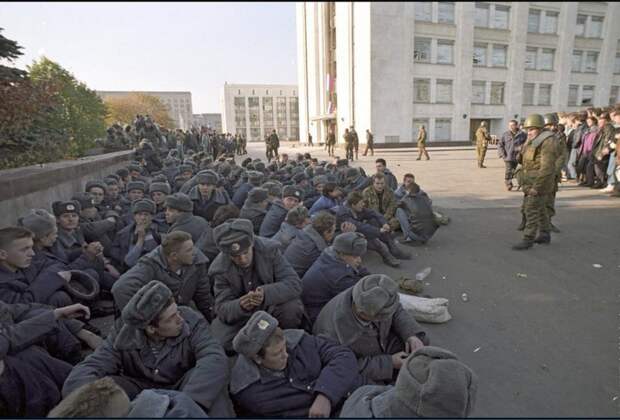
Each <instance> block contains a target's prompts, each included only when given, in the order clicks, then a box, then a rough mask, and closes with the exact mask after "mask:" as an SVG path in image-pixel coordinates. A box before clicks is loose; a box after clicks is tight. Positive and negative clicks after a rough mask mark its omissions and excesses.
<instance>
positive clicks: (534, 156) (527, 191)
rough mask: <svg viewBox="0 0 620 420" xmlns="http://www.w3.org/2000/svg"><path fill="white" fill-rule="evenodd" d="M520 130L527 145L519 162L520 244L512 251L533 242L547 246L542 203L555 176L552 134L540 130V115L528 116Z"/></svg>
mask: <svg viewBox="0 0 620 420" xmlns="http://www.w3.org/2000/svg"><path fill="white" fill-rule="evenodd" d="M523 126H524V128H525V129H526V130H527V141H526V142H525V145H524V147H523V153H522V158H521V165H522V175H521V185H522V188H523V194H524V196H523V210H524V214H525V229H524V230H523V240H522V241H521V242H520V243H518V244H516V245H514V246H513V247H512V248H513V249H515V250H524V249H529V248H531V247H532V246H533V245H534V242H536V243H539V244H548V243H550V242H551V234H550V233H549V232H550V226H549V216H548V214H547V207H546V203H547V200H548V198H547V196H548V195H550V194H552V193H553V190H554V183H555V174H556V171H555V161H556V145H555V143H554V139H553V136H554V133H553V132H552V131H547V130H543V128H544V126H545V120H544V118H543V117H542V115H540V114H532V115H530V116H528V117H527V119H526V120H525V123H524V124H523ZM537 232H539V234H538V236H536V233H537Z"/></svg>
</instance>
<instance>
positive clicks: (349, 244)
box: [301, 232, 370, 323]
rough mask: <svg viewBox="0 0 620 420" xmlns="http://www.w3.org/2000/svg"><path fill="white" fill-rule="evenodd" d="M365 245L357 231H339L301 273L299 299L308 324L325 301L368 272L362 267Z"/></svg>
mask: <svg viewBox="0 0 620 420" xmlns="http://www.w3.org/2000/svg"><path fill="white" fill-rule="evenodd" d="M367 244H368V243H367V241H366V239H365V238H364V235H362V234H361V233H358V232H345V233H341V234H340V235H338V236H336V237H335V238H334V244H333V245H331V246H329V247H327V248H325V249H324V250H323V252H322V253H321V255H320V256H319V258H318V259H317V260H316V261H315V262H314V264H312V266H311V267H310V269H309V270H308V271H307V272H306V274H304V276H303V278H302V279H301V284H302V292H301V299H302V301H303V303H304V307H305V308H306V314H307V315H308V317H309V318H310V321H311V322H312V323H314V321H315V320H316V318H317V317H318V316H319V312H321V309H323V307H324V306H325V305H326V304H327V302H329V301H330V300H331V299H332V298H333V297H335V296H336V295H337V294H339V293H340V292H342V291H344V290H346V289H348V288H349V287H352V286H354V285H355V284H356V283H357V282H358V281H359V280H360V279H361V278H362V277H364V276H366V275H368V274H370V272H369V271H368V270H367V269H366V267H364V266H362V256H363V255H364V254H365V253H366V247H367Z"/></svg>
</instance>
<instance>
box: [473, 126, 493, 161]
mask: <svg viewBox="0 0 620 420" xmlns="http://www.w3.org/2000/svg"><path fill="white" fill-rule="evenodd" d="M489 140H491V136H489V132H488V131H487V128H486V127H482V126H480V128H478V129H477V130H476V153H477V154H478V167H479V168H482V167H483V166H484V165H483V163H484V157H485V156H486V154H487V144H488V141H489Z"/></svg>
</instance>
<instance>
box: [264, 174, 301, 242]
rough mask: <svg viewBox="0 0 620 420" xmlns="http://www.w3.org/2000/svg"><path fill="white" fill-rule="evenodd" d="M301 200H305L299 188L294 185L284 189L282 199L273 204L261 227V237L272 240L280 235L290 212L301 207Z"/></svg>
mask: <svg viewBox="0 0 620 420" xmlns="http://www.w3.org/2000/svg"><path fill="white" fill-rule="evenodd" d="M301 200H303V194H302V192H301V190H300V189H299V188H297V187H295V186H293V185H287V186H286V187H284V188H283V189H282V199H281V200H276V201H274V202H273V203H272V204H271V208H270V209H269V211H268V212H267V214H266V215H265V219H264V220H263V223H262V224H261V225H260V231H259V234H260V236H264V237H266V238H271V237H272V236H273V235H275V234H276V233H278V230H280V226H281V225H282V222H284V219H285V218H286V215H287V213H288V211H289V210H290V209H292V208H293V207H296V206H297V205H299V203H300V201H301Z"/></svg>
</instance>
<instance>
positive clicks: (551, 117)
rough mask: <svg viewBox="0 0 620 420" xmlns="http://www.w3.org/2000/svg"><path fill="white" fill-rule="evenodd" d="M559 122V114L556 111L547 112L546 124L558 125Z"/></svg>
mask: <svg viewBox="0 0 620 420" xmlns="http://www.w3.org/2000/svg"><path fill="white" fill-rule="evenodd" d="M559 122H560V120H559V119H558V114H556V113H555V112H552V113H550V114H545V125H558V123H559Z"/></svg>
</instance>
